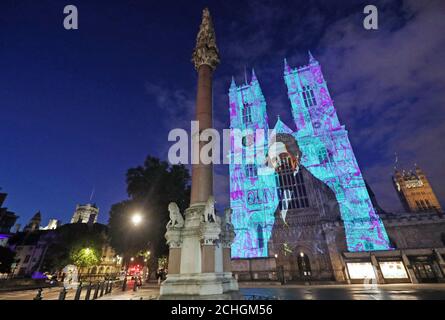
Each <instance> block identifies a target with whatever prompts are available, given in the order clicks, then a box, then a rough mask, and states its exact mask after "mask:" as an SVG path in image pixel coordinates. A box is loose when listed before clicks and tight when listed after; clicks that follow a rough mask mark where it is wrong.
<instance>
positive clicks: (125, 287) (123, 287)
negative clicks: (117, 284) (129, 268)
mask: <svg viewBox="0 0 445 320" xmlns="http://www.w3.org/2000/svg"><path fill="white" fill-rule="evenodd" d="M125 290H127V277H125V278H124V282H123V283H122V291H125Z"/></svg>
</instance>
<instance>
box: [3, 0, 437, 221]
mask: <svg viewBox="0 0 445 320" xmlns="http://www.w3.org/2000/svg"><path fill="white" fill-rule="evenodd" d="M368 2H369V1H356V0H353V1H341V2H340V1H297V0H294V1H174V2H173V1H156V2H155V1H153V2H152V1H142V0H126V1H124V0H114V1H112V0H108V1H93V0H88V1H87V0H85V1H74V0H73V1H72V0H70V1H62V0H39V1H32V0H15V1H12V0H3V1H1V3H0V153H1V157H0V187H1V188H2V191H3V192H7V193H8V194H9V196H8V199H7V202H6V206H7V207H9V208H10V210H12V211H15V212H17V214H18V215H20V220H19V223H22V225H23V224H25V223H26V222H27V221H28V220H29V218H30V217H31V216H32V215H33V214H34V213H35V212H36V211H37V210H41V211H42V213H43V224H46V223H47V221H48V219H49V218H52V217H55V218H59V219H61V220H62V221H63V222H68V221H69V219H70V217H71V215H72V213H73V210H74V208H75V206H76V204H77V203H84V202H87V201H89V197H90V194H91V192H92V189H93V188H94V189H95V196H94V201H95V202H96V203H97V204H98V206H99V207H100V209H101V212H100V214H99V220H100V221H101V222H106V221H107V220H108V210H109V208H110V206H111V204H113V203H115V202H118V201H121V200H123V199H125V198H126V192H125V172H126V170H127V169H128V168H129V167H132V166H137V165H139V164H141V163H142V162H143V160H144V158H145V156H146V155H147V154H152V155H155V156H158V157H161V158H163V159H166V155H167V151H168V148H169V146H170V143H169V142H168V141H167V135H168V132H169V130H171V129H173V128H176V127H182V128H188V126H189V120H190V118H191V117H192V116H193V109H194V97H195V81H196V75H195V71H194V69H193V66H192V64H191V63H190V58H191V53H192V50H193V47H194V42H195V37H196V33H197V30H198V27H199V23H200V19H201V12H202V9H203V8H204V7H205V6H209V8H210V11H211V14H212V16H213V19H214V24H215V29H216V36H217V43H218V45H219V48H220V53H221V60H222V63H221V65H220V67H219V68H218V69H217V72H216V74H215V88H214V95H215V98H214V112H215V126H216V127H217V128H219V129H222V128H225V127H227V126H228V99H227V90H228V86H229V83H230V77H231V76H232V75H234V76H235V77H236V80H237V82H238V83H240V82H241V81H243V78H244V67H245V66H247V68H248V69H250V68H252V67H255V71H256V74H257V77H258V79H259V81H260V83H261V85H262V88H263V92H264V94H265V96H266V101H267V103H268V110H269V118H270V119H271V120H270V121H271V122H275V119H276V115H278V114H280V115H281V118H282V119H283V120H284V121H285V122H286V123H287V124H288V125H289V126H290V127H291V128H294V126H293V123H292V122H291V119H290V105H289V103H288V100H287V97H286V88H285V85H284V81H283V77H282V71H283V65H282V64H283V58H284V57H287V58H288V61H289V63H290V64H291V66H293V67H295V66H299V65H303V64H306V63H307V59H308V58H307V50H309V49H310V50H311V51H312V52H313V54H314V55H315V57H316V58H317V59H318V60H319V61H320V63H321V64H322V66H323V72H324V76H325V78H326V79H327V81H328V86H329V89H330V91H331V95H332V97H333V99H334V103H335V106H336V108H337V111H338V114H339V117H340V121H341V122H342V123H343V124H345V125H346V127H347V129H348V130H349V132H350V139H351V142H352V144H353V147H354V150H355V152H356V156H357V159H358V161H359V165H360V167H361V169H362V171H363V172H364V175H365V178H367V180H368V181H369V182H370V184H371V186H372V187H373V188H374V191H375V193H376V195H377V197H378V199H379V200H380V202H381V204H382V206H383V207H384V208H387V209H390V210H399V209H400V204H399V202H398V200H397V198H396V194H395V192H394V191H393V188H392V186H391V182H390V174H391V172H392V166H393V161H394V152H396V151H397V152H398V153H399V160H400V163H401V165H404V166H406V167H407V168H410V167H412V165H413V164H414V162H417V163H418V164H419V165H420V166H421V167H422V168H424V169H425V171H426V173H427V174H428V175H429V176H430V177H431V181H432V184H433V187H434V188H435V189H436V191H437V194H438V196H439V198H440V200H442V204H443V199H444V197H445V187H444V185H443V183H442V181H443V180H444V179H445V170H444V167H443V164H442V163H443V160H438V159H441V154H442V150H444V147H445V145H444V142H443V139H442V137H443V136H444V135H445V128H444V126H443V123H444V120H445V112H444V108H445V107H444V106H445V99H444V92H445V71H444V70H445V68H444V56H443V52H444V50H445V40H444V37H443V35H442V32H443V30H445V22H444V19H443V14H444V12H445V9H444V4H443V2H442V1H389V2H388V1H385V2H379V1H377V2H374V3H375V4H376V5H377V7H378V9H379V12H380V16H379V23H380V25H379V30H377V31H366V30H365V29H364V28H363V26H362V20H363V17H364V15H363V13H362V11H363V8H364V6H365V5H366V4H368ZM67 4H75V5H76V6H77V7H78V9H79V30H76V31H67V30H65V29H64V28H63V24H62V22H63V18H64V15H63V8H64V6H65V5H67ZM272 124H273V123H271V125H272ZM227 171H228V168H227V167H226V166H220V167H217V168H216V177H217V183H216V185H215V188H216V190H217V192H218V195H217V200H218V201H219V203H220V204H221V205H223V204H225V203H227V200H228V180H227Z"/></svg>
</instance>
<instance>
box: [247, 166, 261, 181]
mask: <svg viewBox="0 0 445 320" xmlns="http://www.w3.org/2000/svg"><path fill="white" fill-rule="evenodd" d="M257 175H258V169H257V166H256V165H255V164H248V165H246V177H247V178H255V177H256V176H257Z"/></svg>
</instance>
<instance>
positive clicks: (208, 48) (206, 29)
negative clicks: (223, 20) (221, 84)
mask: <svg viewBox="0 0 445 320" xmlns="http://www.w3.org/2000/svg"><path fill="white" fill-rule="evenodd" d="M192 62H193V64H194V65H195V69H196V70H199V67H201V66H202V65H208V66H210V67H211V68H212V69H213V70H215V69H216V67H217V65H218V64H219V63H220V60H219V50H218V47H217V46H216V37H215V30H214V28H213V22H212V17H211V16H210V12H209V9H208V8H205V9H204V10H203V12H202V22H201V26H200V27H199V32H198V35H197V36H196V46H195V49H194V50H193V55H192Z"/></svg>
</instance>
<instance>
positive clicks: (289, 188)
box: [277, 157, 309, 209]
mask: <svg viewBox="0 0 445 320" xmlns="http://www.w3.org/2000/svg"><path fill="white" fill-rule="evenodd" d="M278 172H279V173H278V174H277V184H278V195H279V197H280V199H281V200H283V199H284V198H287V202H286V206H287V208H288V209H300V208H307V207H309V199H308V196H307V190H306V185H305V183H304V179H303V175H302V171H301V170H300V171H299V172H298V173H297V174H294V171H293V169H292V166H291V161H290V157H286V158H283V159H281V165H280V168H279V169H278Z"/></svg>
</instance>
